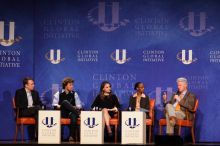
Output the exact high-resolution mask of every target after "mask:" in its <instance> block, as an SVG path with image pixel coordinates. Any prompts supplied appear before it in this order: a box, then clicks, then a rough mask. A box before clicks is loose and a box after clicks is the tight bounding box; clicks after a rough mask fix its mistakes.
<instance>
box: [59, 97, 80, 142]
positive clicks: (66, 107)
mask: <svg viewBox="0 0 220 146" xmlns="http://www.w3.org/2000/svg"><path fill="white" fill-rule="evenodd" d="M78 116H79V115H78V112H77V110H76V109H75V108H74V107H73V105H72V104H71V103H70V102H69V101H68V100H64V101H63V102H62V103H61V117H62V118H70V120H71V124H70V126H69V129H70V135H71V136H72V137H73V138H75V133H76V130H77V129H76V128H77V125H76V121H77V118H78ZM61 135H62V137H63V128H62V129H61Z"/></svg>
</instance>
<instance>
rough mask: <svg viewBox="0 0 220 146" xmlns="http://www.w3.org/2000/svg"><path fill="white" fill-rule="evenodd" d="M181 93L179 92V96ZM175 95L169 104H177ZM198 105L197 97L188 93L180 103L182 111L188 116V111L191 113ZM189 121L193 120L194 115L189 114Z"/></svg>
mask: <svg viewBox="0 0 220 146" xmlns="http://www.w3.org/2000/svg"><path fill="white" fill-rule="evenodd" d="M179 94H180V93H179V92H177V95H179ZM174 96H175V94H173V96H172V97H171V100H170V101H169V102H168V103H171V104H174V103H175V102H176V99H174ZM195 103H196V96H195V95H194V94H193V93H191V92H189V91H187V92H186V94H185V96H184V98H183V99H182V100H181V101H180V103H179V104H180V110H181V111H183V112H184V113H185V114H186V111H187V110H188V111H191V110H193V109H194V107H195ZM186 118H187V117H186ZM188 120H193V114H192V113H191V112H189V119H188Z"/></svg>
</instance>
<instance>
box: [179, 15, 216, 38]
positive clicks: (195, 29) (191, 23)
mask: <svg viewBox="0 0 220 146" xmlns="http://www.w3.org/2000/svg"><path fill="white" fill-rule="evenodd" d="M197 18H199V26H197V25H196V22H195V20H197ZM187 19H188V24H187ZM206 19H207V16H206V13H205V12H200V14H199V15H195V14H194V12H189V13H188V16H186V17H183V18H182V19H181V20H180V23H179V25H180V27H181V28H182V29H183V30H184V31H188V32H189V33H190V35H192V36H195V37H198V36H202V35H204V34H206V33H207V32H211V31H212V30H213V29H214V27H213V26H209V27H207V26H206V25H207V24H206Z"/></svg>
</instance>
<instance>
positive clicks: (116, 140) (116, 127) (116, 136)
mask: <svg viewBox="0 0 220 146" xmlns="http://www.w3.org/2000/svg"><path fill="white" fill-rule="evenodd" d="M117 142H118V125H115V143H117Z"/></svg>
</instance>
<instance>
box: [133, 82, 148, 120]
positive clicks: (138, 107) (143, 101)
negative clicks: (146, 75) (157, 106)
mask: <svg viewBox="0 0 220 146" xmlns="http://www.w3.org/2000/svg"><path fill="white" fill-rule="evenodd" d="M134 90H135V91H136V92H135V93H134V94H133V95H132V96H131V97H130V100H129V110H131V111H144V112H146V117H147V118H150V117H149V102H150V101H149V96H148V95H146V94H145V93H144V83H142V82H137V83H136V84H135V85H134Z"/></svg>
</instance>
